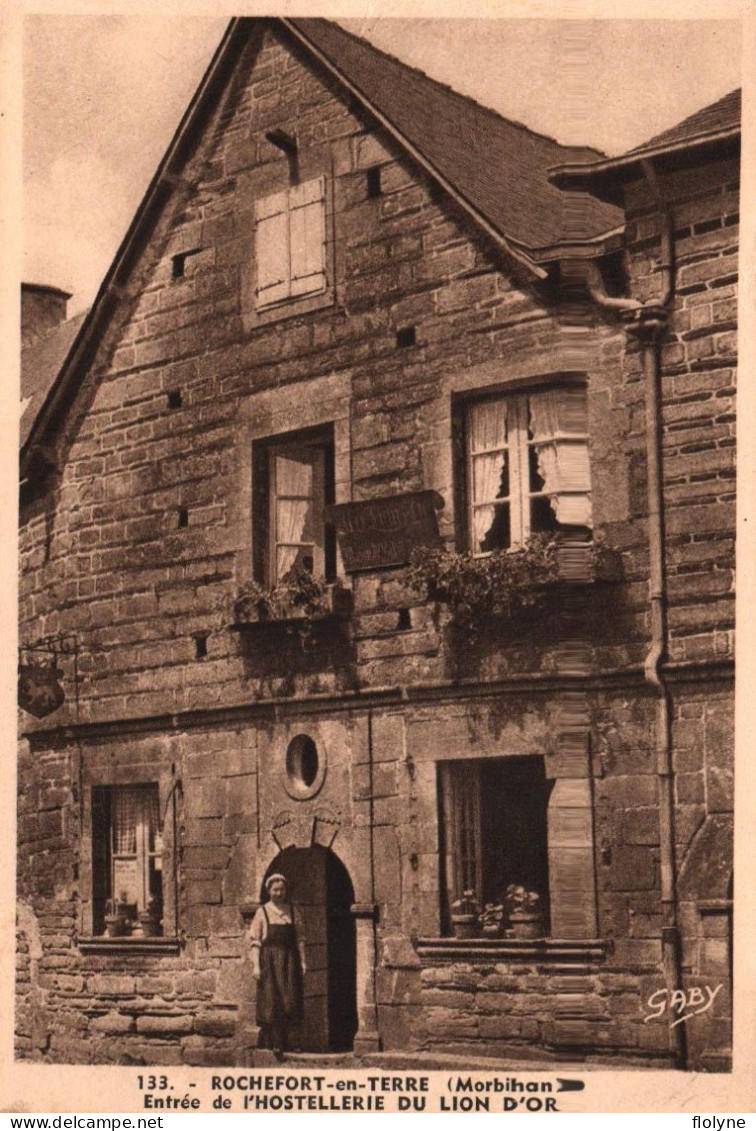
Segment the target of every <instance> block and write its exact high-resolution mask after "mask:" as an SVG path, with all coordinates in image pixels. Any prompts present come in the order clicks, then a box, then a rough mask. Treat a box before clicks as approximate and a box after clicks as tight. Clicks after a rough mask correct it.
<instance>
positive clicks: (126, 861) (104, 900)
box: [92, 782, 163, 936]
mask: <svg viewBox="0 0 756 1131" xmlns="http://www.w3.org/2000/svg"><path fill="white" fill-rule="evenodd" d="M92 881H93V883H92V886H93V893H92V894H93V899H92V905H93V906H92V911H93V933H94V934H96V935H98V934H100V935H101V934H116V935H136V936H139V935H161V934H163V836H162V823H161V820H160V798H159V793H158V786H157V783H156V782H151V783H148V784H143V785H111V786H95V787H94V788H93V790H92Z"/></svg>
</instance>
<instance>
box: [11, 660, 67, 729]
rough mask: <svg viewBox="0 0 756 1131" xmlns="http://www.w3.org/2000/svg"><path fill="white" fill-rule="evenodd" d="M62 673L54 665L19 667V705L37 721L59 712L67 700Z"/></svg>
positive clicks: (22, 665)
mask: <svg viewBox="0 0 756 1131" xmlns="http://www.w3.org/2000/svg"><path fill="white" fill-rule="evenodd" d="M62 674H63V673H62V672H61V671H60V669H59V668H56V667H53V666H52V665H48V666H44V665H42V664H19V665H18V705H19V707H22V708H23V710H24V711H28V712H29V714H30V715H34V717H35V719H43V718H44V717H45V715H51V714H52V713H53V711H57V709H58V707H60V706H61V705H62V703H63V700H64V699H65V697H66V696H65V692H64V691H63V688H62V687H61V686H60V682H59V681H60V679H61V677H62Z"/></svg>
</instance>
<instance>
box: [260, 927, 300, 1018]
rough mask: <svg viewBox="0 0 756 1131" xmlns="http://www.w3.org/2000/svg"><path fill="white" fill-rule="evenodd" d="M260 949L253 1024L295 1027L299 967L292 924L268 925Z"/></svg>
mask: <svg viewBox="0 0 756 1131" xmlns="http://www.w3.org/2000/svg"><path fill="white" fill-rule="evenodd" d="M263 912H264V914H265V919H266V922H267V926H268V933H267V937H266V938H265V941H264V942H263V944H262V946H261V947H260V980H259V982H258V983H257V1024H258V1025H266V1026H269V1025H274V1024H276V1023H279V1024H280V1023H281V1022H282V1021H285V1022H286V1023H287V1024H289V1025H293V1024H296V1023H297V1022H298V1021H300V1020H301V1018H302V967H301V965H300V961H299V952H298V950H297V932H296V930H295V928H294V924H293V923H271V922H270V920H269V919H268V913H267V911H265V908H263Z"/></svg>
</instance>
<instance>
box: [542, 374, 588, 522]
mask: <svg viewBox="0 0 756 1131" xmlns="http://www.w3.org/2000/svg"><path fill="white" fill-rule="evenodd" d="M529 402H530V434H531V436H532V438H533V440H534V441H535V449H536V455H537V459H538V474H539V475H540V476H541V478H542V479H543V493H544V494H545V495H548V497H549V502H550V504H551V509H552V510H553V512H554V515H555V517H556V520H557V522H559V523H560V524H562V525H564V526H590V525H591V496H590V468H589V463H588V445H587V443H586V441H585V434H586V431H587V423H588V422H587V413H586V399H585V393H584V391H583V390H582V389H553V390H549V391H547V392H544V393H537V394H535V395H533V396H531V397H530V398H529ZM573 436H574V437H575V438H574V439H572V438H571V437H573Z"/></svg>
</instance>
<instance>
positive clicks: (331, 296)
mask: <svg viewBox="0 0 756 1131" xmlns="http://www.w3.org/2000/svg"><path fill="white" fill-rule="evenodd" d="M335 302H336V296H335V293H334V289H333V287H332V286H330V287H327V288H326V289H325V290H324V291H317V292H316V293H312V294H308V295H295V296H293V297H292V298H285V299H280V300H279V301H278V302H272V303H270V304H269V305H267V306H257V305H256V304H255V305H254V306H252V307H251V308H250V309H248V310H246V311H244V312H243V313H242V323H243V326H244V330H245V332H247V333H249V332H250V331H251V330H256V329H257V328H258V327H260V326H268V325H270V324H271V323H272V322H282V321H283V320H284V319H286V318H295V317H296V316H297V315H302V314H312V313H314V312H315V311H317V310H324V309H325V308H326V307H329V306H334V305H335Z"/></svg>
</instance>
